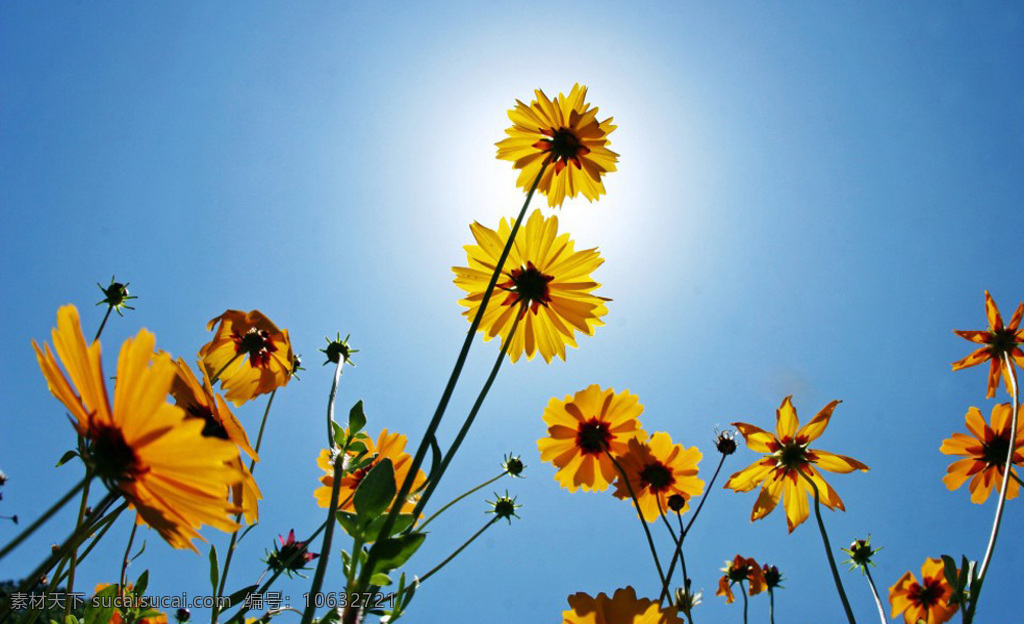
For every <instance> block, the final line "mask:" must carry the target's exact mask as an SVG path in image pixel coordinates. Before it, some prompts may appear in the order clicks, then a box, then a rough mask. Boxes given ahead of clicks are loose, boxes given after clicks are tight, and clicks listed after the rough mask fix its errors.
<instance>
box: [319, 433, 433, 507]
mask: <svg viewBox="0 0 1024 624" xmlns="http://www.w3.org/2000/svg"><path fill="white" fill-rule="evenodd" d="M405 442H406V438H405V436H404V435H402V434H400V433H388V430H387V429H384V430H383V431H381V432H380V435H379V436H378V437H377V443H376V444H374V442H373V440H371V439H369V438H367V439H366V440H365V441H364V443H365V444H366V447H367V448H366V451H367V456H370V457H372V456H374V455H376V457H375V458H374V460H373V461H372V462H370V463H369V464H367V465H365V466H363V467H362V468H359V469H358V470H355V471H354V472H349V473H347V474H346V475H345V476H344V477H342V479H341V484H340V485H339V486H338V509H339V510H341V511H354V510H355V504H354V502H353V497H354V495H355V492H356V488H357V487H359V484H360V483H361V482H362V481H363V478H364V477H365V476H366V475H367V473H369V472H370V470H371V469H373V467H374V466H376V465H377V463H378V462H379V461H380V460H382V459H384V458H385V457H387V458H388V459H390V460H391V464H392V467H393V468H394V470H395V489H396V490H397V489H399V488H401V486H402V483H403V482H404V481H405V478H406V476H407V475H408V474H409V468H410V467H411V466H412V456H411V455H409V454H408V453H406V452H405ZM349 455H350V456H352V457H355V456H356V452H355V451H349ZM317 465H319V466H320V468H322V469H323V471H324V472H325V473H326V474H325V475H324V476H323V477H321V478H320V482H321V483H322V484H323V485H324V487H321V488H317V490H316V491H315V492H313V495H314V496H315V497H316V503H317V504H318V505H320V506H321V507H327V506H329V505H330V504H331V488H332V487H333V486H334V462H333V458H332V457H331V452H330V451H328V450H326V449H324V450H323V451H321V452H320V457H319V458H318V459H317ZM426 480H427V476H426V475H425V474H424V473H423V471H422V470H419V471H418V472H417V474H416V478H415V479H414V480H413V483H412V489H411V490H410V491H411V492H417V491H419V489H420V488H421V487H422V486H423V483H424V482H425V481H426ZM417 498H418V497H416V496H410V497H409V498H408V499H406V501H405V502H404V503H403V504H402V509H401V512H402V513H412V510H413V508H414V507H415V506H416V501H417ZM393 504H394V503H393V502H392V505H393ZM389 509H390V507H389Z"/></svg>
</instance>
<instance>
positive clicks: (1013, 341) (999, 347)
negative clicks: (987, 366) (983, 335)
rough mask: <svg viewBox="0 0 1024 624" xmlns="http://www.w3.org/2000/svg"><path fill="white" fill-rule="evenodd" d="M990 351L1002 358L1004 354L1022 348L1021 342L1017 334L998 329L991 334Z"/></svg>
mask: <svg viewBox="0 0 1024 624" xmlns="http://www.w3.org/2000/svg"><path fill="white" fill-rule="evenodd" d="M989 337H990V338H991V340H990V341H989V343H988V344H989V345H991V346H990V351H991V352H992V355H994V356H996V357H1000V356H1002V355H1003V354H1006V353H1010V352H1011V351H1013V350H1014V348H1016V347H1018V346H1020V344H1021V343H1020V341H1018V340H1017V332H1015V331H1011V330H1009V329H1006V328H1005V327H1004V328H1003V329H997V330H995V331H991V332H989Z"/></svg>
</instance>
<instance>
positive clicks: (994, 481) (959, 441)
mask: <svg viewBox="0 0 1024 624" xmlns="http://www.w3.org/2000/svg"><path fill="white" fill-rule="evenodd" d="M1012 415H1013V408H1012V407H1011V406H1010V404H1009V403H1003V404H1001V405H996V406H995V407H993V408H992V418H991V420H992V426H991V427H990V426H989V425H988V423H986V422H985V418H984V417H983V416H982V415H981V411H980V410H979V409H978V408H976V407H972V408H970V409H969V410H967V430H968V431H970V432H971V435H966V434H963V433H954V434H953V436H952V437H950V438H947V439H945V440H943V441H942V446H941V447H940V448H939V451H941V452H943V453H945V454H946V455H963V456H965V457H966V459H958V460H957V461H955V462H953V463H952V464H950V465H949V468H948V469H947V471H946V472H947V474H946V476H945V477H943V478H942V482H943V483H945V484H946V487H947V488H949V489H950V490H955V489H957V488H959V487H960V486H962V485H963V484H964V483H965V482H966V481H967V480H968V479H970V480H971V483H970V485H969V486H968V488H969V489H970V491H971V502H972V503H978V504H981V503H984V502H985V501H986V500H987V499H988V496H989V494H990V493H991V492H992V489H993V488H995V490H996V491H997V492H998V491H999V487H1000V484H1001V483H1002V480H1003V467H1004V466H1005V465H1006V454H1007V453H1008V452H1009V451H1010V422H1011V416H1012ZM972 436H973V437H972ZM1014 438H1015V440H1014V447H1013V449H1014V450H1013V463H1014V464H1016V465H1018V466H1024V407H1021V408H1019V409H1018V410H1017V435H1015V436H1014ZM1010 476H1011V477H1016V476H1018V475H1017V471H1016V470H1015V469H1013V468H1011V469H1010ZM1019 487H1020V486H1018V485H1017V481H1016V479H1013V478H1011V479H1010V482H1009V484H1008V485H1007V489H1006V498H1016V496H1017V493H1018V490H1019Z"/></svg>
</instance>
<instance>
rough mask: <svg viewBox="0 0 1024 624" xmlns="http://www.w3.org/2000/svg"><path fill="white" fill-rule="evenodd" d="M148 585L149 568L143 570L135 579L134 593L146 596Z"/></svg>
mask: <svg viewBox="0 0 1024 624" xmlns="http://www.w3.org/2000/svg"><path fill="white" fill-rule="evenodd" d="M147 587H149V570H143V571H142V574H140V575H139V578H138V579H137V580H136V581H135V591H134V592H133V593H134V594H135V595H136V596H144V595H145V594H146V588H147Z"/></svg>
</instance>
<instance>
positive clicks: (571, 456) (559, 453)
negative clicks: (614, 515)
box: [537, 384, 647, 492]
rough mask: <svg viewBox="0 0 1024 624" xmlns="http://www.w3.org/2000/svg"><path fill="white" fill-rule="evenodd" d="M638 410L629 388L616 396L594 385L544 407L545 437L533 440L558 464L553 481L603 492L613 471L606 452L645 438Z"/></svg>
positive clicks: (617, 452) (543, 455)
mask: <svg viewBox="0 0 1024 624" xmlns="http://www.w3.org/2000/svg"><path fill="white" fill-rule="evenodd" d="M643 411H644V407H643V406H642V405H640V400H639V399H638V398H637V396H636V395H635V394H630V393H629V390H624V391H622V392H620V393H618V394H616V393H615V391H614V390H612V389H611V388H608V389H607V390H602V389H601V388H600V387H599V386H598V385H597V384H594V385H591V386H587V388H586V389H585V390H580V391H579V392H577V393H576V394H575V395H573V396H566V397H565V398H564V399H562V400H561V401H559V400H558V399H557V398H553V399H551V400H550V401H548V406H547V407H546V408H545V409H544V422H545V423H547V424H548V436H549V437H547V438H542V439H541V440H538V441H537V447H538V448H539V449H540V458H541V459H542V460H544V461H546V462H551V463H552V464H554V465H555V467H557V468H558V472H556V473H555V481H558V482H559V483H560V484H561V485H562V487H564V488H566V489H568V490H569V491H570V492H575V491H576V490H577V489H579V488H581V487H582V488H583V489H584V490H586V491H591V490H593V491H598V490H605V489H607V488H608V486H609V485H610V484H611V482H612V481H613V480H614V479H615V477H616V476H617V475H618V471H617V470H616V469H615V464H613V463H612V461H611V459H609V458H608V453H611V454H612V455H616V456H618V455H622V454H624V453H625V452H626V451H627V450H628V448H629V446H628V445H629V441H630V440H631V439H632V438H636V437H641V436H642V437H644V438H646V437H647V434H646V433H644V431H643V430H642V429H641V428H640V421H639V420H637V417H639V416H640V414H641V413H643ZM606 451H607V452H606Z"/></svg>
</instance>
